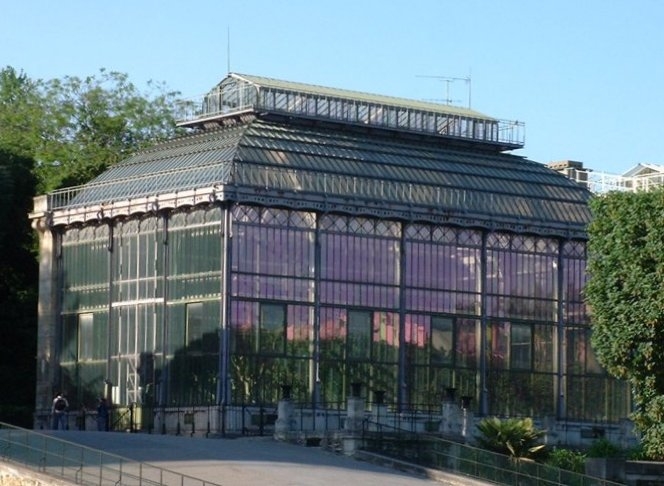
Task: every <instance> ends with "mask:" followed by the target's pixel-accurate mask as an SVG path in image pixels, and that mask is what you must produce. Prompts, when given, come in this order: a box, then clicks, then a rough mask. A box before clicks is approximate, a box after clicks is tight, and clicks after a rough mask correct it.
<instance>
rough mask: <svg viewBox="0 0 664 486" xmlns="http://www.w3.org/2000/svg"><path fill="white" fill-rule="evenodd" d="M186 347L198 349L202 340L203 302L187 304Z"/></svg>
mask: <svg viewBox="0 0 664 486" xmlns="http://www.w3.org/2000/svg"><path fill="white" fill-rule="evenodd" d="M186 309H187V311H186V312H187V317H186V319H187V338H186V339H187V347H188V348H189V349H191V350H193V349H196V350H200V349H201V348H202V342H203V331H204V329H203V327H204V326H203V303H202V302H195V303H192V304H187V307H186Z"/></svg>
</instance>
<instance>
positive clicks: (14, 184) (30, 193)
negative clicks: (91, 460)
mask: <svg viewBox="0 0 664 486" xmlns="http://www.w3.org/2000/svg"><path fill="white" fill-rule="evenodd" d="M148 88H149V90H148V92H145V93H144V92H140V91H139V90H138V89H137V88H136V87H135V86H134V85H133V84H132V83H130V82H129V81H128V78H127V76H126V75H124V74H120V73H116V72H107V71H105V70H101V71H100V73H99V74H98V75H97V76H90V77H87V78H85V79H83V80H81V79H79V78H75V77H66V78H64V79H62V80H51V81H42V80H31V79H30V78H29V77H28V76H27V75H26V74H25V73H23V72H19V71H17V70H15V69H14V68H12V67H6V68H3V69H0V308H2V315H0V350H1V351H2V352H1V353H0V382H2V384H3V387H4V392H3V394H2V396H1V397H0V417H1V418H2V420H4V421H8V422H11V423H14V424H17V425H22V426H30V425H31V423H32V418H31V412H32V409H33V406H34V391H35V389H34V378H35V353H36V334H37V332H36V326H37V324H36V322H37V287H38V270H37V261H36V258H35V253H36V252H35V238H34V233H33V231H32V229H31V227H30V221H29V220H28V218H27V214H28V213H29V212H30V210H31V209H32V198H33V197H34V196H35V195H36V194H37V193H42V192H46V191H50V190H53V189H56V188H59V187H63V186H67V185H76V184H82V183H85V182H87V181H88V180H90V179H91V178H93V177H95V176H97V175H98V174H99V173H100V172H102V171H103V170H104V169H106V168H107V167H108V166H109V165H112V164H114V163H117V162H118V161H119V160H121V159H122V158H124V157H126V156H127V155H129V154H130V153H131V152H133V151H135V150H138V149H140V148H143V147H145V146H147V145H149V144H151V143H153V142H154V141H155V140H157V139H160V138H165V137H170V136H172V135H173V134H174V133H175V131H176V129H175V124H174V119H173V116H174V115H173V114H174V113H175V108H176V107H177V106H178V103H179V102H178V101H177V100H176V96H177V93H174V92H168V91H167V90H165V88H164V86H163V85H159V84H154V83H149V85H148Z"/></svg>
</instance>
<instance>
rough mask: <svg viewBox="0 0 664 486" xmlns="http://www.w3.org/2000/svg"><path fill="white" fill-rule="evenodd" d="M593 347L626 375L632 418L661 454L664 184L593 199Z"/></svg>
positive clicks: (651, 452)
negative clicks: (642, 190) (660, 186)
mask: <svg viewBox="0 0 664 486" xmlns="http://www.w3.org/2000/svg"><path fill="white" fill-rule="evenodd" d="M591 210H592V212H593V221H592V223H591V225H590V226H589V243H588V251H589V260H588V272H589V281H588V284H587V285H586V288H585V292H586V296H587V301H588V303H589V304H590V307H591V312H592V328H593V335H592V346H593V349H594V351H595V353H596V354H597V357H598V359H599V361H600V363H601V364H602V365H603V366H604V367H605V368H606V369H607V370H608V372H609V373H611V374H612V375H614V376H615V377H618V378H622V379H625V380H628V381H629V383H630V385H631V388H632V394H633V397H634V403H635V405H636V411H635V412H634V414H633V419H634V421H635V424H636V428H637V430H638V431H639V432H640V433H641V435H642V440H643V444H644V451H645V453H646V454H647V455H648V456H649V457H650V458H651V459H660V460H661V459H664V426H663V425H662V424H663V423H664V366H663V364H664V363H663V361H664V224H662V215H664V191H662V190H658V191H653V192H647V193H646V192H639V193H611V194H608V195H606V196H602V197H597V198H594V199H593V200H592V201H591Z"/></svg>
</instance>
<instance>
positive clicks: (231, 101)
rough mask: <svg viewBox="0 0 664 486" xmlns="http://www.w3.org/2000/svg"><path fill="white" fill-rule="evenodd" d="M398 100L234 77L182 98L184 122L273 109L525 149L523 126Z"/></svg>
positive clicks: (289, 113) (431, 105) (216, 118)
mask: <svg viewBox="0 0 664 486" xmlns="http://www.w3.org/2000/svg"><path fill="white" fill-rule="evenodd" d="M422 105H423V106H419V105H415V103H414V106H408V105H405V104H404V105H397V104H387V103H380V102H372V101H370V100H361V99H346V98H341V97H336V96H330V95H327V94H322V93H321V94H317V93H311V92H299V91H291V90H286V89H277V88H272V87H260V88H258V87H256V86H252V85H248V84H246V83H242V82H239V81H238V80H234V82H233V83H232V84H229V85H224V84H223V83H222V84H221V85H220V86H219V87H218V89H215V90H213V91H211V92H209V93H207V94H205V95H200V96H198V97H194V98H191V99H188V100H186V101H185V102H183V104H182V106H181V112H180V113H179V115H178V117H179V119H180V121H179V122H178V125H180V126H196V125H201V124H204V123H205V122H210V121H213V120H221V119H223V118H226V117H232V116H237V115H238V114H242V113H247V112H257V113H260V112H270V113H280V114H288V115H291V116H292V115H297V116H301V117H306V118H314V119H326V120H333V121H338V122H343V123H350V124H355V125H361V126H375V127H380V128H389V129H394V130H404V131H409V132H420V133H426V134H433V135H439V136H445V137H450V138H457V139H464V140H472V141H474V142H479V143H485V144H492V145H497V146H500V147H501V148H502V149H505V150H507V149H516V148H521V147H523V145H524V142H525V125H524V123H523V122H519V121H509V120H499V119H495V118H491V117H483V116H482V115H480V114H479V113H475V112H471V111H467V112H466V111H465V110H460V109H458V110H452V109H450V107H448V106H446V105H434V104H422Z"/></svg>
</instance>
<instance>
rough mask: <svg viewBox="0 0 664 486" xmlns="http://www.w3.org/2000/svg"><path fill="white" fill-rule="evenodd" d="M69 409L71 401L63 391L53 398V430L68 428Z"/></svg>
mask: <svg viewBox="0 0 664 486" xmlns="http://www.w3.org/2000/svg"><path fill="white" fill-rule="evenodd" d="M67 410H69V402H68V401H67V399H66V398H65V396H64V395H63V394H62V393H58V396H56V397H55V398H54V399H53V406H52V407H51V416H52V417H53V430H58V429H60V430H67V428H68V427H67Z"/></svg>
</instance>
